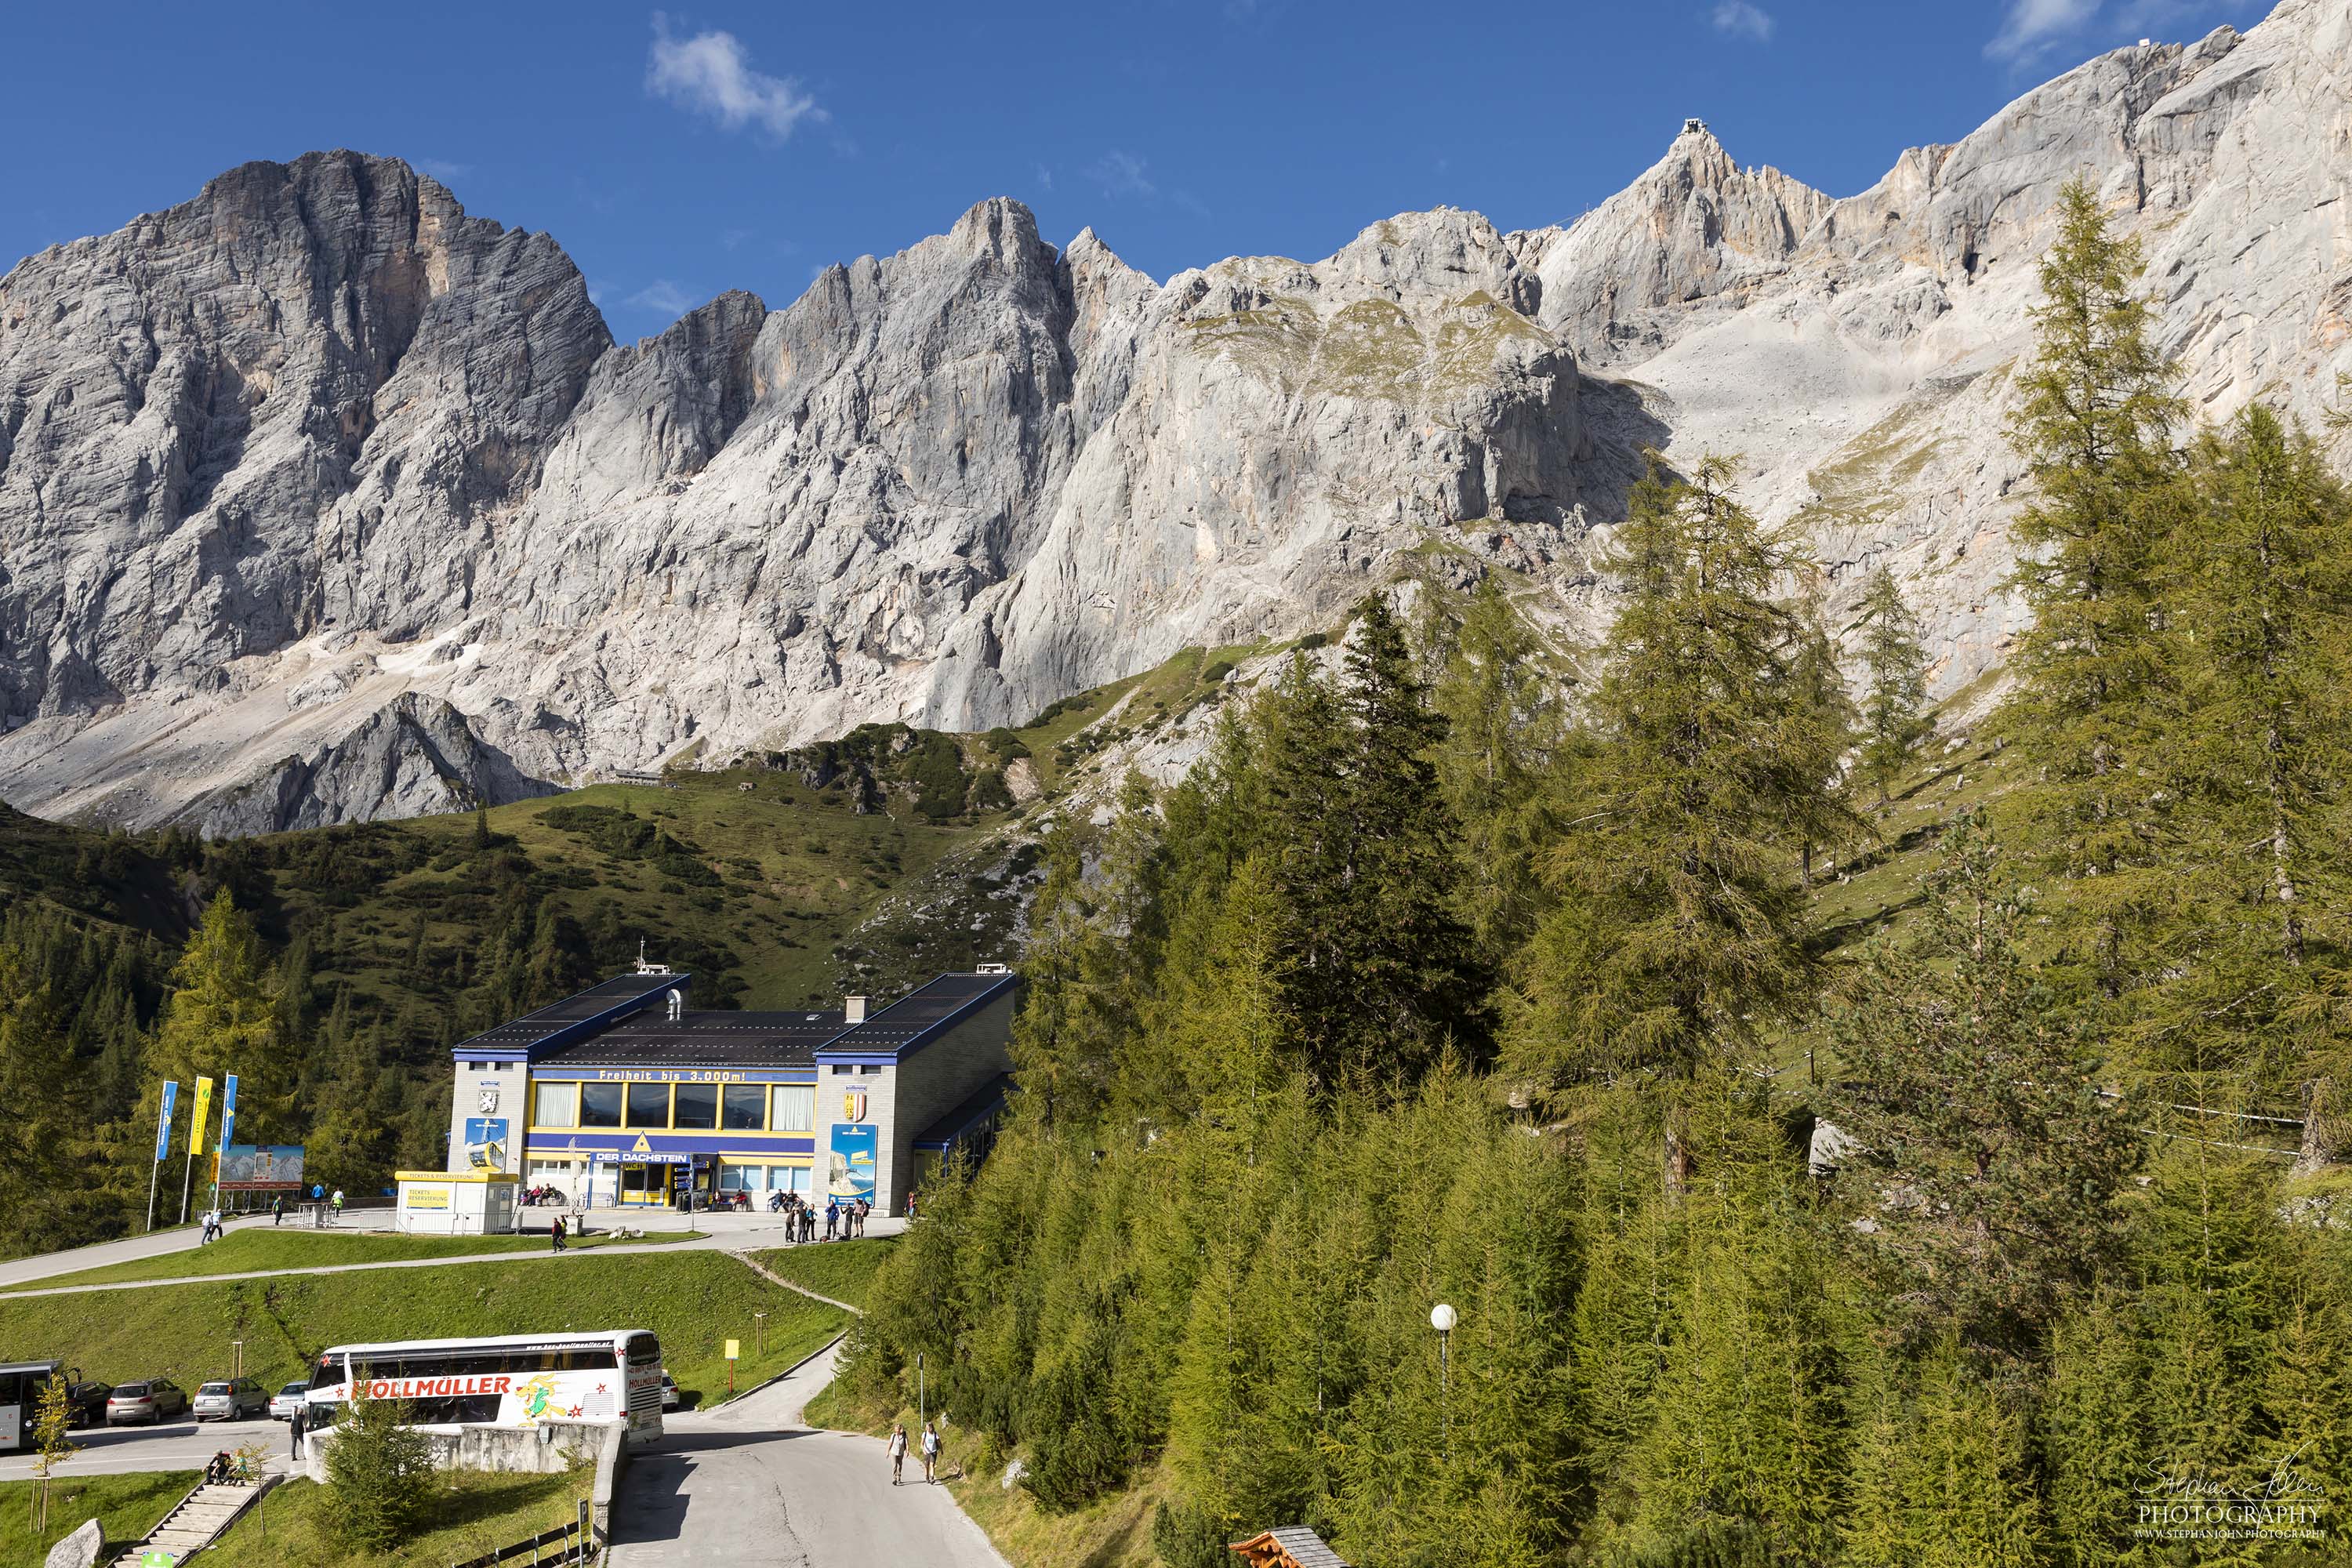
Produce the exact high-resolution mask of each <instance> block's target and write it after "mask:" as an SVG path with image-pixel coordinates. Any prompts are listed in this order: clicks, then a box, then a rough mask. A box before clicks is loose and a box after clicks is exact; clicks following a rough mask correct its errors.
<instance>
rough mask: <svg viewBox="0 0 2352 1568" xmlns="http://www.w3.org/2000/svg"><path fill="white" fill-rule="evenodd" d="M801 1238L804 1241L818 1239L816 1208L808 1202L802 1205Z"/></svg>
mask: <svg viewBox="0 0 2352 1568" xmlns="http://www.w3.org/2000/svg"><path fill="white" fill-rule="evenodd" d="M801 1239H802V1240H803V1241H814V1240H815V1239H816V1209H815V1208H814V1206H813V1205H808V1204H803V1205H801Z"/></svg>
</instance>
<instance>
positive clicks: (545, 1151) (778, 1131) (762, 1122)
mask: <svg viewBox="0 0 2352 1568" xmlns="http://www.w3.org/2000/svg"><path fill="white" fill-rule="evenodd" d="M692 979H693V976H692V975H690V974H688V973H682V972H673V971H672V970H670V969H669V968H668V967H667V965H663V964H654V963H640V964H639V965H638V966H637V969H636V972H635V973H632V974H623V975H618V976H615V977H614V978H613V979H611V980H607V981H605V982H604V984H601V985H595V986H592V987H591V988H589V989H588V990H586V991H583V992H582V993H580V994H578V995H576V996H572V997H568V998H566V999H565V1000H563V1001H562V1002H558V1003H556V1004H554V1005H552V1006H548V1007H542V1008H541V1009H540V1010H539V1011H537V1012H535V1013H531V1014H529V1015H526V1016H523V1017H520V1018H518V1019H516V1020H515V1021H514V1022H512V1023H510V1024H501V1025H499V1026H498V1027H497V1028H495V1029H489V1030H486V1031H485V1032H483V1033H481V1034H479V1035H476V1036H475V1037H472V1038H471V1039H468V1040H463V1041H460V1042H459V1043H458V1044H457V1046H455V1047H452V1048H451V1052H450V1055H451V1058H452V1060H453V1063H454V1066H455V1068H456V1073H457V1092H456V1095H455V1097H454V1099H453V1100H452V1103H451V1106H450V1112H449V1168H450V1169H451V1170H452V1171H477V1172H495V1171H505V1172H511V1173H514V1174H516V1175H517V1176H519V1177H520V1180H521V1182H522V1184H523V1185H524V1187H526V1188H530V1187H540V1186H548V1187H553V1188H555V1189H557V1190H558V1191H560V1192H562V1194H565V1195H566V1196H567V1197H568V1198H578V1197H582V1196H583V1195H584V1196H587V1197H588V1198H589V1200H590V1201H591V1202H593V1203H595V1204H598V1205H615V1204H617V1205H649V1206H650V1205H660V1206H673V1207H674V1206H676V1205H678V1204H679V1203H680V1202H682V1201H683V1200H684V1198H685V1196H686V1195H687V1194H689V1193H690V1194H693V1200H694V1204H695V1205H696V1206H697V1207H700V1206H702V1205H704V1204H706V1203H709V1202H712V1201H714V1200H716V1199H717V1198H718V1197H719V1195H720V1194H734V1193H745V1194H750V1196H751V1200H752V1202H754V1203H764V1202H766V1201H767V1199H768V1197H769V1194H773V1193H780V1192H781V1193H794V1194H799V1195H800V1196H802V1197H803V1198H805V1199H807V1200H809V1201H810V1202H813V1203H815V1204H817V1205H823V1204H824V1202H825V1201H826V1200H827V1199H828V1198H841V1199H845V1200H848V1199H856V1198H860V1197H864V1198H869V1199H871V1200H872V1202H873V1204H874V1206H875V1208H876V1210H877V1212H879V1213H882V1214H888V1215H898V1214H904V1213H905V1212H906V1205H907V1194H908V1193H909V1192H911V1191H913V1190H914V1189H915V1187H916V1185H917V1184H918V1183H919V1181H920V1179H921V1176H922V1174H923V1173H924V1172H925V1171H926V1170H928V1169H929V1168H930V1167H931V1166H933V1165H935V1164H936V1163H938V1162H939V1161H940V1160H943V1159H945V1158H947V1157H948V1156H950V1155H951V1154H955V1153H958V1152H964V1153H969V1154H971V1155H973V1156H977V1155H978V1154H980V1153H981V1152H984V1151H985V1150H986V1147H987V1143H988V1141H989V1139H990V1138H991V1137H992V1135H993V1133H994V1131H995V1127H996V1123H997V1121H998V1119H999V1118H1000V1117H1001V1116H1002V1114H1003V1108H1004V1102H1005V1097H1006V1096H1007V1094H1008V1093H1009V1092H1010V1090H1011V1088H1012V1076H1011V1074H1012V1065H1013V1064H1012V1058H1011V1055H1010V1053H1009V1051H1008V1049H1007V1042H1008V1040H1009V1038H1010V1036H1011V1033H1012V1025H1013V998H1014V994H1015V992H1016V989H1017V984H1018V982H1017V979H1016V977H1015V976H1014V975H1013V973H1011V972H1010V971H1008V970H1007V969H1005V968H1004V966H1003V965H1002V964H984V965H982V967H981V968H980V969H979V970H977V971H975V972H974V973H969V974H942V975H940V977H939V978H938V979H936V980H933V981H932V982H930V983H929V984H927V985H923V986H919V987H918V988H917V989H916V990H914V991H912V992H910V993H908V994H907V995H905V996H903V997H901V998H899V999H898V1001H897V1002H894V1003H892V1004H891V1005H889V1006H887V1007H884V1008H881V1009H880V1010H878V1011H877V1012H875V1013H873V1014H872V1015H870V1016H869V1015H868V1014H867V1012H866V999H865V998H864V997H862V996H852V997H849V998H847V999H846V1000H845V1005H843V1006H841V1007H837V1008H833V1009H807V1008H801V1009H795V1010H793V1011H790V1012H762V1013H744V1012H735V1011H731V1010H728V1011H721V1010H716V1009H710V1010H698V1009H694V1008H689V1007H688V1006H687V1005H686V999H687V990H688V984H690V983H691V981H692Z"/></svg>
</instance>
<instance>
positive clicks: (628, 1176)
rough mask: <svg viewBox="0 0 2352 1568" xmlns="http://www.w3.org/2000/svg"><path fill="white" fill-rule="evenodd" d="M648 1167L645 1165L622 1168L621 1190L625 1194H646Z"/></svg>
mask: <svg viewBox="0 0 2352 1568" xmlns="http://www.w3.org/2000/svg"><path fill="white" fill-rule="evenodd" d="M621 1190H622V1191H623V1192H625V1193H642V1192H644V1191H645V1190H646V1167H644V1166H643V1165H624V1166H622V1167H621Z"/></svg>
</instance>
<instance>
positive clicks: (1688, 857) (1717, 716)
mask: <svg viewBox="0 0 2352 1568" xmlns="http://www.w3.org/2000/svg"><path fill="white" fill-rule="evenodd" d="M1728 477H1729V470H1728V468H1727V466H1726V465H1724V464H1722V463H1720V462H1716V461H1710V462H1707V463H1705V464H1702V465H1701V466H1700V468H1699V469H1698V472H1697V475H1696V479H1695V480H1694V482H1693V483H1692V484H1690V485H1689V486H1686V487H1678V486H1670V485H1668V484H1666V483H1665V482H1664V481H1663V480H1662V479H1659V478H1658V477H1657V476H1656V475H1655V474H1653V475H1652V476H1651V477H1650V478H1649V479H1646V480H1644V481H1643V483H1642V484H1641V485H1639V486H1637V487H1636V488H1635V490H1634V494H1633V510H1632V511H1631V513H1630V514H1629V515H1628V516H1627V518H1626V520H1625V522H1624V525H1623V526H1622V529H1620V531H1619V537H1618V542H1617V552H1616V556H1615V560H1614V570H1615V573H1616V575H1617V578H1618V581H1619V582H1620V584H1622V587H1623V589H1624V595H1625V597H1624V603H1623V605H1622V609H1621V611H1620V613H1619V615H1618V618H1617V620H1616V623H1615V624H1614V626H1612V628H1611V630H1610V633H1609V636H1608V638H1607V641H1606V642H1605V643H1604V645H1603V647H1602V667H1601V678H1600V680H1599V684H1598V688H1597V689H1596V690H1595V691H1594V693H1593V695H1592V699H1591V710H1592V718H1593V721H1594V725H1595V729H1596V731H1597V739H1598V741H1599V742H1600V746H1599V749H1598V751H1597V752H1596V756H1595V761H1594V764H1593V767H1592V768H1591V779H1590V786H1589V789H1588V790H1585V791H1580V793H1579V795H1578V797H1577V800H1576V804H1575V806H1574V807H1573V808H1572V809H1573V815H1572V816H1571V819H1570V822H1569V823H1568V825H1567V829H1568V830H1567V832H1566V833H1565V834H1564V836H1563V837H1562V838H1561V840H1560V841H1559V845H1558V847H1556V848H1555V850H1554V852H1553V856H1552V860H1551V865H1550V867H1549V872H1550V876H1551V879H1552V880H1553V884H1554V886H1555V888H1556V889H1557V891H1558V892H1559V897H1560V903H1559V907H1558V908H1557V909H1555V910H1552V911H1551V912H1550V913H1549V914H1548V915H1547V916H1546V917H1545V919H1544V921H1542V922H1541V924H1540V925H1539V926H1538V930H1537V932H1536V934H1535V936H1534V938H1533V940H1532V941H1531V942H1530V943H1529V946H1528V952H1527V954H1526V957H1525V959H1524V960H1523V963H1522V968H1521V974H1520V978H1519V985H1518V991H1519V995H1520V1002H1521V1004H1522V1005H1520V1006H1519V1007H1517V1010H1516V1016H1514V1018H1513V1019H1512V1022H1511V1045H1512V1050H1511V1059H1512V1061H1513V1063H1514V1065H1515V1066H1516V1067H1517V1068H1519V1069H1520V1070H1521V1071H1523V1072H1525V1073H1526V1074H1527V1075H1528V1076H1529V1077H1530V1078H1533V1079H1536V1080H1537V1081H1538V1083H1540V1084H1543V1085H1545V1086H1546V1087H1548V1088H1549V1089H1552V1090H1554V1091H1555V1092H1557V1091H1559V1089H1563V1088H1565V1087H1567V1086H1568V1085H1570V1084H1571V1083H1573V1082H1576V1081H1578V1080H1580V1079H1582V1078H1583V1077H1584V1076H1585V1075H1587V1074H1589V1073H1593V1072H1622V1071H1626V1070H1634V1069H1654V1070H1663V1071H1664V1072H1666V1073H1669V1074H1672V1075H1680V1074H1686V1073H1689V1072H1690V1071H1692V1070H1694V1069H1695V1068H1698V1067H1700V1066H1701V1065H1703V1064H1707V1063H1720V1062H1724V1061H1727V1060H1730V1059H1732V1058H1735V1057H1736V1056H1737V1055H1738V1053H1739V1052H1740V1051H1741V1050H1742V1049H1743V1048H1745V1047H1747V1046H1748V1044H1749V1043H1750V1042H1751V1041H1752V1040H1753V1038H1754V1037H1755V1030H1756V1028H1757V1026H1759V1023H1760V1022H1761V1021H1762V1020H1765V1019H1769V1018H1770V1017H1773V1016H1776V1015H1779V1014H1781V1013H1784V1012H1785V1011H1786V1010H1788V1009H1789V1008H1790V1007H1792V1006H1793V1005H1796V1003H1797V1002H1798V1001H1799V1000H1801V998H1802V997H1803V996H1804V995H1806V994H1808V992H1809V991H1810V989H1811V986H1812V984H1813V983H1814V964H1813V961H1812V958H1811V955H1810V954H1809V952H1807V950H1806V947H1805V942H1804V933H1805V930H1806V910H1805V900H1804V897H1803V894H1802V893H1801V890H1800V889H1799V887H1798V885H1797V876H1796V871H1797V862H1798V859H1799V857H1800V854H1801V847H1802V843H1803V841H1804V839H1805V837H1807V836H1808V834H1812V835H1820V834H1822V833H1824V832H1825V831H1827V825H1828V824H1830V823H1832V821H1834V820H1836V819H1837V818H1838V816H1839V815H1840V812H1839V809H1838V808H1837V806H1836V805H1835V804H1834V798H1833V788H1832V779H1831V778H1830V777H1829V775H1828V771H1827V770H1826V769H1825V768H1824V766H1823V747H1822V731H1821V729H1820V727H1819V725H1818V722H1817V721H1816V710H1814V709H1812V708H1811V706H1810V705H1809V704H1808V703H1807V701H1806V700H1805V697H1806V693H1805V692H1804V691H1803V690H1802V689H1801V686H1800V683H1799V682H1798V681H1797V680H1796V679H1794V678H1793V675H1792V666H1793V664H1794V662H1795V660H1796V658H1797V657H1798V654H1799V651H1800V641H1801V625H1800V623H1799V621H1798V618H1797V617H1796V616H1794V615H1792V614H1791V612H1790V610H1789V608H1788V607H1787V606H1786V605H1782V604H1781V603H1780V602H1779V601H1778V600H1777V599H1775V598H1774V597H1773V587H1774V584H1775V583H1776V581H1777V580H1778V579H1779V578H1780V577H1781V575H1782V574H1784V573H1786V572H1788V571H1789V570H1790V568H1791V566H1792V565H1793V564H1794V557H1793V554H1792V552H1791V550H1790V546H1788V545H1787V544H1786V543H1785V542H1782V541H1781V540H1780V539H1779V538H1778V537H1777V536H1775V535H1774V534H1772V533H1771V532H1770V531H1768V530H1766V529H1765V528H1763V527H1762V526H1761V525H1760V524H1759V523H1758V522H1757V521H1756V520H1755V518H1754V517H1752V516H1751V515H1750V514H1749V513H1748V511H1747V510H1746V509H1745V508H1743V507H1741V506H1740V505H1739V504H1738V502H1737V501H1736V500H1734V499H1733V498H1732V497H1731V496H1730V495H1729V494H1728V493H1727V490H1726V489H1725V488H1724V487H1725V484H1726V482H1727V479H1728Z"/></svg>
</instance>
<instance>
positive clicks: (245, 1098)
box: [147, 889, 297, 1142]
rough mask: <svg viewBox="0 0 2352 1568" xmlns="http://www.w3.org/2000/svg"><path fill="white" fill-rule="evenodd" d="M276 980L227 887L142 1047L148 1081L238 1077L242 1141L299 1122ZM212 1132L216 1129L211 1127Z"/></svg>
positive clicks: (199, 928)
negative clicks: (144, 1046)
mask: <svg viewBox="0 0 2352 1568" xmlns="http://www.w3.org/2000/svg"><path fill="white" fill-rule="evenodd" d="M282 1020H283V1014H282V1012H281V1000H280V997H279V994H278V982H277V978H276V976H275V975H274V974H272V973H271V972H270V969H269V966H268V961H267V959H266V958H265V956H264V954H263V952H262V947H261V940H260V938H259V937H257V936H256V935H255V934H254V930H253V922H252V921H250V920H248V919H247V918H246V915H245V912H244V911H243V910H239V909H238V908H237V907H236V901H235V900H233V899H231V898H230V896H229V893H228V890H227V889H222V890H221V891H219V892H218V893H215V894H214V895H213V900H212V902H211V903H209V904H207V905H205V914H204V919H203V920H201V921H198V922H197V924H196V929H195V931H194V932H193V933H191V934H190V936H189V938H188V944H187V946H186V947H185V948H184V949H183V950H182V951H181V953H180V961H179V963H176V964H174V965H173V968H172V992H171V996H170V998H169V1000H168V1001H167V1002H166V1003H165V1004H164V1007H163V1019H162V1022H161V1024H160V1026H158V1027H157V1029H156V1031H155V1035H154V1038H153V1039H152V1041H151V1042H150V1043H149V1046H148V1048H147V1066H148V1072H149V1076H150V1079H151V1080H152V1081H155V1082H161V1081H162V1080H163V1079H178V1080H179V1083H180V1089H181V1093H182V1096H183V1098H184V1097H185V1095H186V1094H187V1092H188V1089H189V1088H190V1087H191V1085H192V1084H193V1083H194V1079H196V1078H197V1077H198V1076H199V1075H205V1076H209V1077H211V1078H212V1079H214V1080H215V1082H216V1083H217V1082H218V1081H219V1080H220V1079H221V1078H222V1077H223V1076H224V1075H226V1074H227V1073H236V1075H237V1106H236V1120H237V1128H238V1130H239V1131H240V1132H241V1133H242V1134H244V1135H245V1137H246V1138H247V1141H248V1142H252V1141H261V1142H267V1141H268V1139H269V1138H270V1137H271V1136H272V1135H274V1134H275V1133H277V1132H278V1131H283V1130H285V1129H287V1128H289V1127H290V1126H293V1125H296V1124H297V1113H296V1107H295V1104H294V1099H295V1089H296V1088H297V1085H296V1081H295V1079H296V1075H295V1072H294V1067H293V1058H294V1052H293V1049H292V1045H291V1042H289V1040H288V1039H287V1038H286V1037H285V1032H284V1029H283V1027H282ZM213 1131H214V1133H215V1135H216V1133H217V1126H216V1125H215V1129H214V1130H213Z"/></svg>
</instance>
